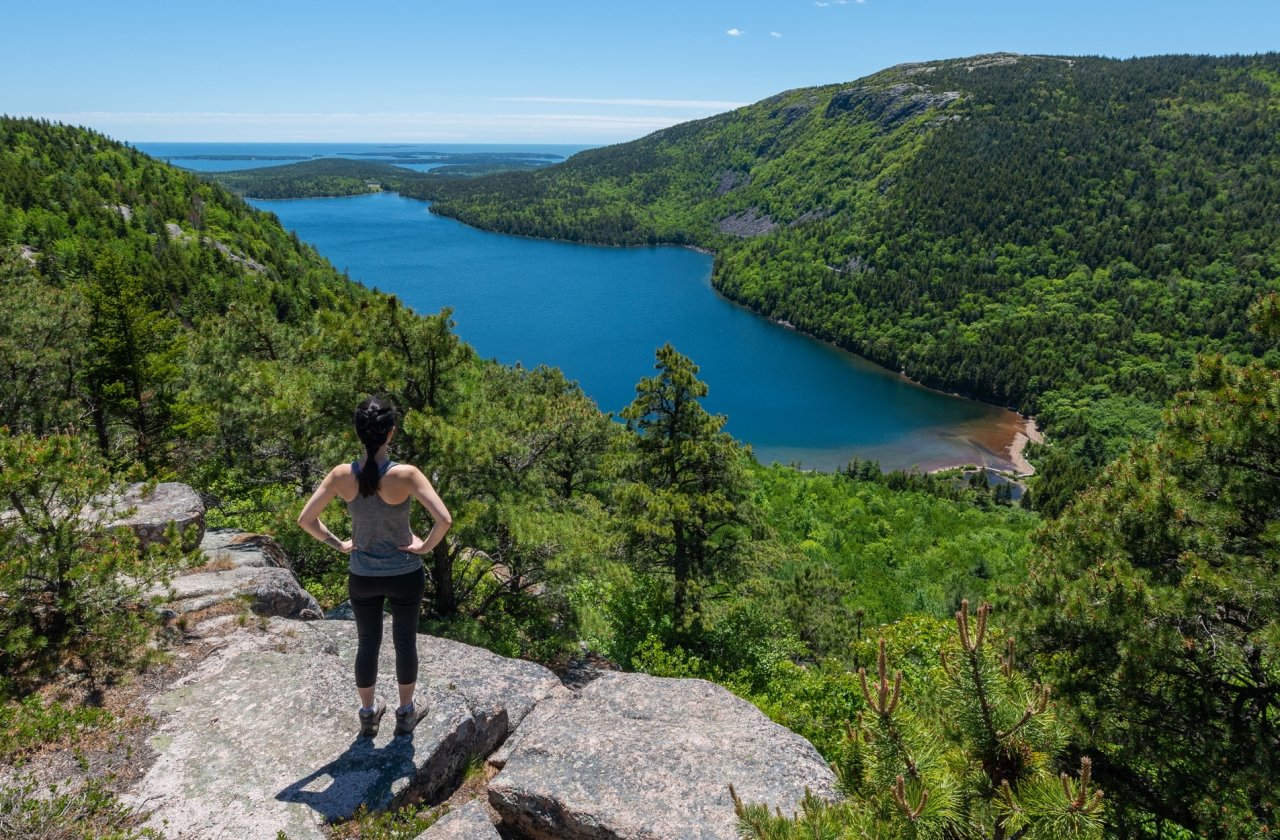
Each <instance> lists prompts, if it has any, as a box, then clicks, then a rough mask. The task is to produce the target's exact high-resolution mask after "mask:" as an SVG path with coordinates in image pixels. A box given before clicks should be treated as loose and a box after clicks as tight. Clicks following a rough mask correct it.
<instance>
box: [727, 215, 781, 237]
mask: <svg viewBox="0 0 1280 840" xmlns="http://www.w3.org/2000/svg"><path fill="white" fill-rule="evenodd" d="M716 226H717V227H719V228H720V232H721V233H727V234H729V235H730V236H741V237H742V238H743V239H749V238H751V237H753V236H764V235H765V234H766V233H769V232H770V231H772V230H774V229H775V228H776V227H777V226H778V223H777V222H775V221H774V220H773V219H771V218H770V217H769V215H768V214H767V213H765V214H761V213H760V208H759V207H748V208H747V209H746V210H743V211H742V212H741V213H734V214H733V215H732V216H725V217H724V218H723V219H721V220H720V221H719V222H717V223H716Z"/></svg>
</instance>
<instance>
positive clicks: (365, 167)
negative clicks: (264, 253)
mask: <svg viewBox="0 0 1280 840" xmlns="http://www.w3.org/2000/svg"><path fill="white" fill-rule="evenodd" d="M343 154H344V155H349V156H343V157H320V156H317V155H293V156H280V157H274V156H263V155H254V154H243V155H233V154H208V155H187V156H175V157H168V158H166V159H167V160H170V161H182V160H245V161H249V160H290V161H299V162H297V163H289V164H285V165H283V166H267V167H257V168H253V169H234V170H229V171H225V172H202V173H199V174H200V175H201V177H204V178H208V179H209V180H211V181H216V182H217V183H219V184H221V185H222V186H224V187H226V188H227V189H229V190H231V191H232V192H234V193H237V194H239V195H243V196H246V197H248V198H265V199H281V198H321V197H340V196H349V195H362V194H364V193H369V192H378V191H380V190H394V191H396V192H405V193H408V192H412V191H413V190H412V188H411V187H410V185H411V184H415V183H417V182H420V181H422V182H429V181H434V180H439V179H441V178H472V177H476V176H481V175H493V174H496V173H499V172H518V171H525V170H532V169H541V168H543V167H546V166H549V165H551V164H553V163H557V162H560V161H563V160H564V158H563V157H562V156H561V155H557V154H550V153H546V152H437V151H419V152H415V151H411V152H397V153H396V154H394V155H386V154H385V153H381V152H349V153H343ZM371 157H376V158H378V159H377V160H364V159H363V158H371ZM424 164H426V165H430V166H431V167H432V168H431V169H430V170H429V171H426V172H420V171H415V170H413V169H407V168H405V166H406V165H419V166H420V165H424Z"/></svg>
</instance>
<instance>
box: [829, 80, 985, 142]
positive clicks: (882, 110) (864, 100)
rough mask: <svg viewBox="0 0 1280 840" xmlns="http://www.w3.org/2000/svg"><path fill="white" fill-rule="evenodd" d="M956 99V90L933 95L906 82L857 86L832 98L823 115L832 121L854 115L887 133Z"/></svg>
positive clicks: (927, 90)
mask: <svg viewBox="0 0 1280 840" xmlns="http://www.w3.org/2000/svg"><path fill="white" fill-rule="evenodd" d="M959 98H960V93H959V91H954V90H948V91H941V92H934V91H931V90H929V89H928V88H925V87H922V86H920V85H914V84H910V83H908V82H903V83H900V84H896V85H892V86H890V87H887V88H878V87H869V86H858V87H854V88H848V89H847V90H842V91H840V92H839V93H837V94H836V95H835V96H832V97H831V102H830V103H829V104H828V105H827V112H826V116H827V118H828V119H832V118H835V117H839V116H842V115H843V114H846V113H857V114H860V115H861V116H863V117H864V118H866V119H868V120H871V121H872V122H875V123H877V124H878V125H879V126H880V127H881V128H882V129H885V130H888V129H892V128H896V127H897V126H898V125H900V124H902V123H903V122H905V121H907V120H909V119H911V118H912V117H916V116H919V115H920V114H923V113H925V112H926V111H929V110H931V109H937V108H942V107H945V106H947V105H949V104H951V103H952V102H954V101H956V100H957V99H959Z"/></svg>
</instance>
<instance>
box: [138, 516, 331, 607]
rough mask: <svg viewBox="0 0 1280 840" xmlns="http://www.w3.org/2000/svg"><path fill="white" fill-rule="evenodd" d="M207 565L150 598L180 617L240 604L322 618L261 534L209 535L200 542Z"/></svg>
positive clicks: (285, 559) (221, 532)
mask: <svg viewBox="0 0 1280 840" xmlns="http://www.w3.org/2000/svg"><path fill="white" fill-rule="evenodd" d="M200 550H201V551H203V552H204V555H205V557H206V558H207V561H206V562H205V564H204V565H202V566H198V567H196V568H195V569H192V570H190V571H188V572H186V573H185V574H181V575H178V576H177V577H175V578H174V579H173V580H172V581H170V582H169V584H168V586H167V587H157V588H156V589H155V590H153V591H152V592H150V593H149V594H150V595H153V596H160V597H164V598H166V600H167V604H168V608H169V609H170V610H172V611H173V612H175V613H178V614H180V615H185V614H189V613H194V612H199V611H201V610H207V609H210V608H211V607H216V606H218V605H220V604H225V603H233V602H242V603H246V604H247V605H248V607H249V608H250V609H251V610H253V612H255V613H256V614H258V615H261V616H279V617H281V618H297V619H303V620H312V619H318V618H323V617H324V614H323V611H322V610H321V609H320V604H319V603H318V602H317V601H316V599H315V598H314V597H312V595H311V593H310V592H308V591H307V590H305V589H303V588H302V586H301V585H300V584H299V583H298V580H297V578H295V577H294V576H293V572H291V571H290V570H289V560H288V557H287V556H286V555H285V553H284V549H282V548H280V545H279V544H278V543H277V542H276V541H275V540H273V539H272V538H271V537H268V536H266V535H264V534H246V533H242V532H239V531H233V530H222V529H219V530H213V531H210V532H209V533H207V534H205V536H204V540H203V541H201V543H200Z"/></svg>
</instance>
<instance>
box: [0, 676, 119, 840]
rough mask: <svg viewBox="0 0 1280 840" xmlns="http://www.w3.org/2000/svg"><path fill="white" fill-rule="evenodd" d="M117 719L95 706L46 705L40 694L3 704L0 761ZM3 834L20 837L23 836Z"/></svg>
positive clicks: (61, 741)
mask: <svg viewBox="0 0 1280 840" xmlns="http://www.w3.org/2000/svg"><path fill="white" fill-rule="evenodd" d="M116 722H117V719H116V717H115V715H113V714H112V713H111V712H109V711H107V710H106V709H102V708H98V707H94V706H67V705H63V704H62V703H58V702H53V703H49V704H47V705H46V703H45V702H44V700H43V698H41V697H40V696H39V695H37V694H32V695H28V696H27V697H25V698H23V699H22V700H20V701H11V702H7V703H4V704H3V705H0V760H2V761H6V762H13V761H16V760H20V759H22V758H23V757H24V756H26V755H28V754H30V753H32V752H35V751H36V750H38V749H41V748H44V747H46V746H48V745H50V744H57V743H64V742H68V741H71V740H72V739H78V737H79V736H81V735H83V734H85V733H86V732H90V731H97V730H101V729H104V728H107V727H109V726H111V725H113V724H114V723H116ZM0 836H3V837H8V836H13V837H20V836H22V835H6V834H3V833H0Z"/></svg>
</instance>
